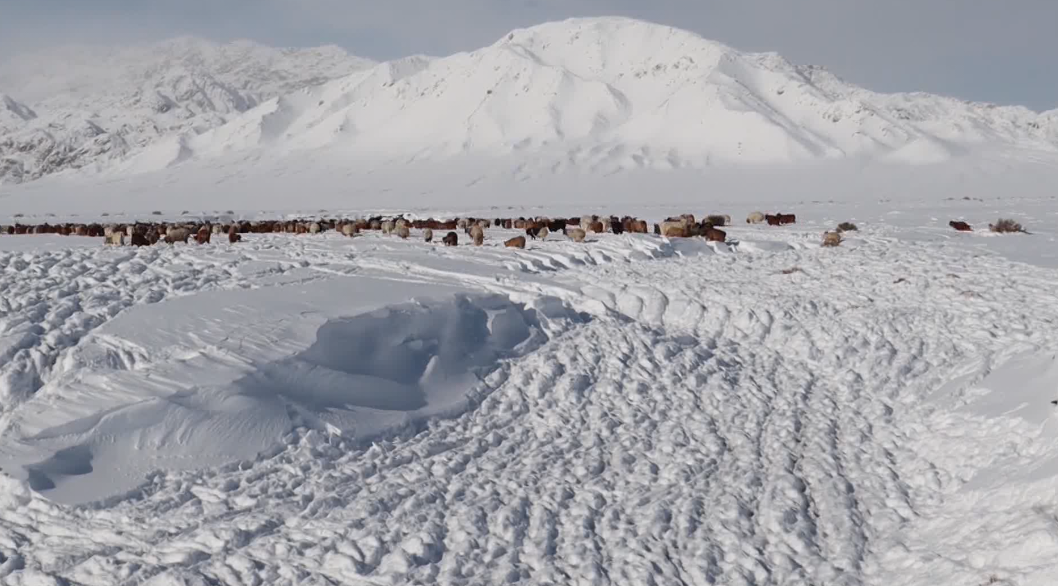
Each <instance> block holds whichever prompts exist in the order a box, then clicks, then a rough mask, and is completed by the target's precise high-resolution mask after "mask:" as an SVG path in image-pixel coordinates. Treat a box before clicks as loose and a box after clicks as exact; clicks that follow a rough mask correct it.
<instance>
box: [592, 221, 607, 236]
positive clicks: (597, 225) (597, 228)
mask: <svg viewBox="0 0 1058 586" xmlns="http://www.w3.org/2000/svg"><path fill="white" fill-rule="evenodd" d="M591 231H592V232H595V233H596V234H602V233H604V232H606V224H603V223H602V222H600V221H598V220H595V221H594V222H592V223H591Z"/></svg>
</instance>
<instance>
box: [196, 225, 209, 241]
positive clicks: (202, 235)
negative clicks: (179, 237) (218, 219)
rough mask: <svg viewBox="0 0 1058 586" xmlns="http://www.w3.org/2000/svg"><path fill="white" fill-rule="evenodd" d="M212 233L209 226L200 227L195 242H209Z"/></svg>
mask: <svg viewBox="0 0 1058 586" xmlns="http://www.w3.org/2000/svg"><path fill="white" fill-rule="evenodd" d="M210 234H212V232H211V231H210V229H209V228H207V227H205V226H203V227H201V228H199V229H198V232H197V233H195V243H196V244H209V237H210Z"/></svg>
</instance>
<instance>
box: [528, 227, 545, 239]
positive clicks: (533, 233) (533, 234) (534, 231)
mask: <svg viewBox="0 0 1058 586" xmlns="http://www.w3.org/2000/svg"><path fill="white" fill-rule="evenodd" d="M541 230H547V228H546V227H543V226H536V225H531V226H526V228H525V235H526V236H528V237H530V238H532V239H533V240H536V239H537V238H539V237H540V231H541Z"/></svg>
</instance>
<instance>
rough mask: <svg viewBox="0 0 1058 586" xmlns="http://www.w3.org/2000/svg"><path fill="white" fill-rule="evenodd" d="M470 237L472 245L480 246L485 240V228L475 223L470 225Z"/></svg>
mask: <svg viewBox="0 0 1058 586" xmlns="http://www.w3.org/2000/svg"><path fill="white" fill-rule="evenodd" d="M469 233H470V238H471V239H472V240H473V241H474V246H481V245H482V244H483V243H484V242H485V229H484V228H482V227H481V226H479V225H477V224H473V225H471V226H470V230H469Z"/></svg>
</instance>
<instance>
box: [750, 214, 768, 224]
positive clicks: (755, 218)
mask: <svg viewBox="0 0 1058 586" xmlns="http://www.w3.org/2000/svg"><path fill="white" fill-rule="evenodd" d="M763 221H764V214H763V213H762V212H751V213H750V214H749V215H748V216H746V223H747V224H760V223H761V222H763Z"/></svg>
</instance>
